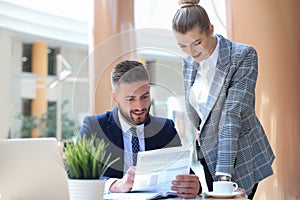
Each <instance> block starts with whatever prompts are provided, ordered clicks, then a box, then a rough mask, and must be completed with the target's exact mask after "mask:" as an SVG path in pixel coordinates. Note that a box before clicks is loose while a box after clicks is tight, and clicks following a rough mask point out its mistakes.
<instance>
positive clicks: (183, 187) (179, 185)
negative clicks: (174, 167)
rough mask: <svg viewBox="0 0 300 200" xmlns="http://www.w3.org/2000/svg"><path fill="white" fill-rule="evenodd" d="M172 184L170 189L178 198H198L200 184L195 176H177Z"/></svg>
mask: <svg viewBox="0 0 300 200" xmlns="http://www.w3.org/2000/svg"><path fill="white" fill-rule="evenodd" d="M172 184H173V186H172V188H171V189H172V190H174V191H176V192H177V195H178V197H179V198H196V197H197V196H198V192H199V189H200V182H199V178H198V176H196V175H193V174H187V175H178V176H176V180H173V181H172Z"/></svg>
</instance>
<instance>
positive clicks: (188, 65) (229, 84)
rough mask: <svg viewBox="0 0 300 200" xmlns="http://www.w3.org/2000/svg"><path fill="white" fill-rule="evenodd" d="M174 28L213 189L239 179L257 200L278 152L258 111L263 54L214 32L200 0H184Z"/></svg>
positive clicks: (189, 102) (188, 98)
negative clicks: (216, 183)
mask: <svg viewBox="0 0 300 200" xmlns="http://www.w3.org/2000/svg"><path fill="white" fill-rule="evenodd" d="M179 3H180V6H181V7H180V9H178V11H177V12H176V14H175V16H174V18H173V30H174V32H175V37H176V40H177V43H178V45H179V47H180V48H181V50H182V51H183V52H184V53H186V54H187V55H188V57H187V58H186V59H184V60H183V76H184V85H185V87H184V88H185V100H186V104H187V111H188V114H189V117H190V119H191V121H192V122H193V124H194V126H195V127H196V128H197V129H198V130H199V141H198V143H199V146H200V150H199V154H200V158H201V159H200V162H201V164H202V165H203V167H204V172H205V178H206V182H207V185H208V189H209V190H210V191H212V182H213V181H217V180H219V181H229V180H231V181H234V182H236V183H238V185H239V187H240V188H243V189H245V191H246V194H247V195H248V198H250V199H252V198H253V196H254V193H255V191H256V189H257V185H258V183H259V182H260V181H261V180H263V179H265V178H266V177H268V176H270V175H272V174H273V171H272V167H271V165H272V163H273V161H274V158H275V157H274V154H273V152H272V149H271V147H270V144H269V142H268V139H267V137H266V134H265V132H264V130H263V127H262V125H261V123H260V122H259V120H258V118H257V116H256V114H255V86H256V80H257V73H258V67H257V54H256V51H255V49H254V48H252V47H251V46H248V45H245V44H240V43H236V42H232V41H230V40H228V39H225V38H224V37H223V36H221V35H214V26H213V25H212V24H211V23H210V20H209V17H208V15H207V13H206V11H205V10H204V8H202V7H201V6H200V5H198V3H199V0H196V1H195V0H194V1H193V0H182V1H179Z"/></svg>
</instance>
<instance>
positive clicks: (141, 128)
mask: <svg viewBox="0 0 300 200" xmlns="http://www.w3.org/2000/svg"><path fill="white" fill-rule="evenodd" d="M118 117H119V121H120V125H121V129H122V131H123V133H124V134H126V135H127V134H130V135H131V132H130V131H129V129H130V128H131V127H132V125H130V124H128V123H127V122H126V121H125V120H124V119H123V117H122V115H121V113H120V110H119V111H118ZM135 127H136V130H137V135H138V136H140V135H141V134H142V133H143V132H144V124H141V125H136V126H135Z"/></svg>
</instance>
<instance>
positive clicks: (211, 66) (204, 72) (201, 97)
mask: <svg viewBox="0 0 300 200" xmlns="http://www.w3.org/2000/svg"><path fill="white" fill-rule="evenodd" d="M216 38H217V40H218V41H217V46H216V48H215V49H214V51H213V53H212V54H211V55H210V56H209V57H208V58H207V59H205V60H203V61H201V62H200V63H199V67H198V69H197V74H196V78H195V82H194V84H193V85H192V87H191V91H190V98H189V99H190V104H191V105H192V106H193V107H194V109H195V110H196V111H197V113H198V115H199V117H200V119H202V120H203V114H204V113H203V112H204V108H205V105H206V101H207V98H208V94H209V91H210V88H211V86H212V82H213V78H214V76H215V73H216V66H217V62H218V57H219V50H220V44H219V43H220V41H219V38H218V37H216ZM202 127H203V124H202V123H201V125H200V131H199V133H200V132H201V129H202ZM219 175H226V176H230V177H231V174H227V173H223V172H216V176H219Z"/></svg>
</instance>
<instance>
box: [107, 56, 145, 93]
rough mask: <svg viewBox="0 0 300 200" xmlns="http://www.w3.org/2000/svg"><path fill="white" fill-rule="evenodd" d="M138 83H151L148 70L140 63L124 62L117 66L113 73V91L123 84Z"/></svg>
mask: <svg viewBox="0 0 300 200" xmlns="http://www.w3.org/2000/svg"><path fill="white" fill-rule="evenodd" d="M137 81H150V77H149V73H148V71H147V69H146V68H145V67H144V65H143V64H142V63H140V62H138V61H131V60H125V61H122V62H120V63H119V64H117V65H116V67H115V68H114V69H113V71H112V73H111V85H112V88H113V90H115V89H116V87H119V86H120V84H121V83H133V82H137Z"/></svg>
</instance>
